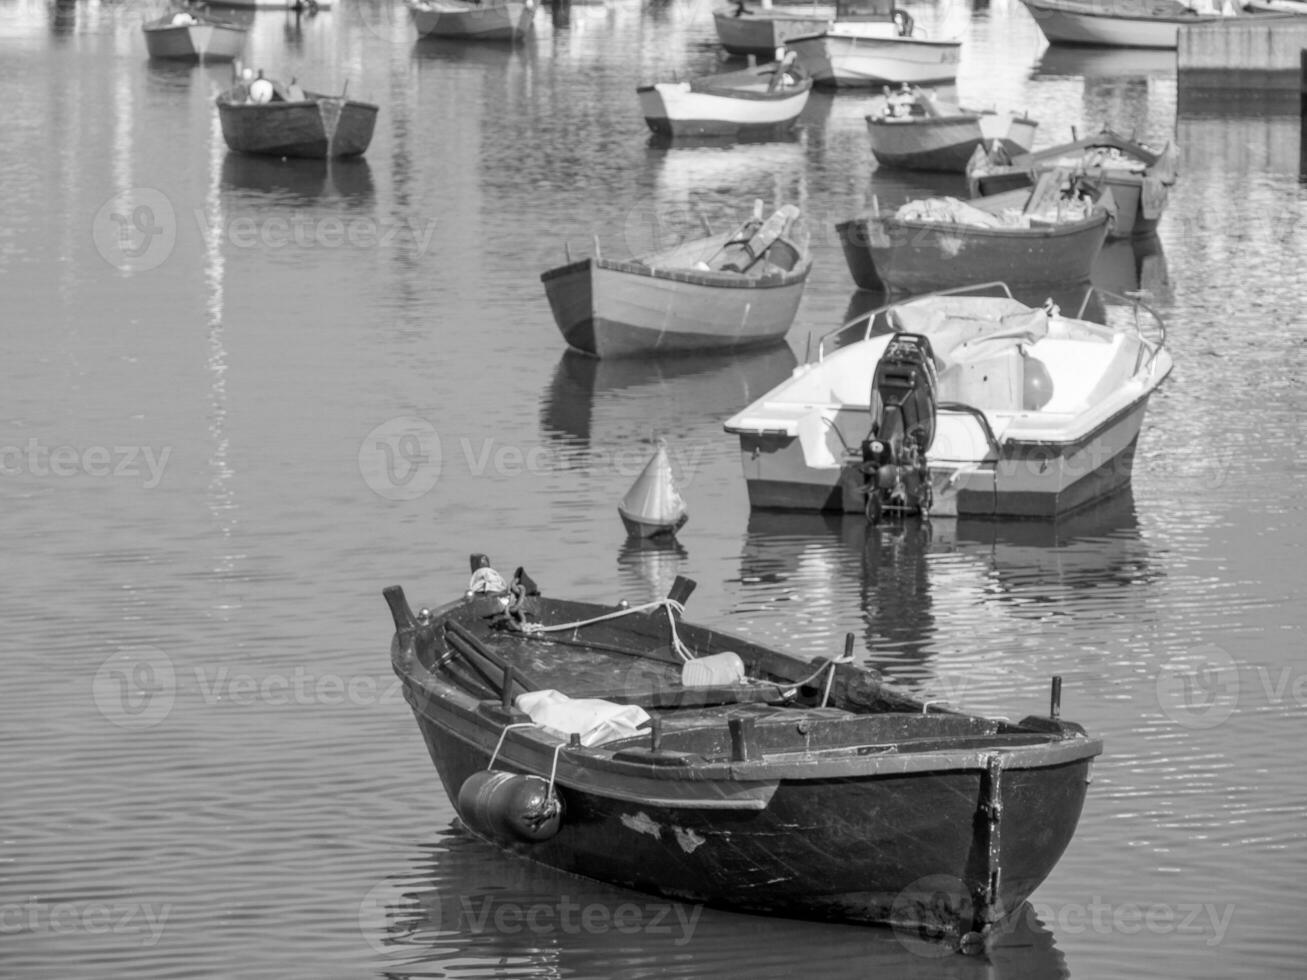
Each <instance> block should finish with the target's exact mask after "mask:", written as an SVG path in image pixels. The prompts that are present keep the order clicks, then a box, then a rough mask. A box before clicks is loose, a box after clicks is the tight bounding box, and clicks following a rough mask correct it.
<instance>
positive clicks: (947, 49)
mask: <svg viewBox="0 0 1307 980" xmlns="http://www.w3.org/2000/svg"><path fill="white" fill-rule="evenodd" d="M785 47H786V49H787V50H789V51H793V52H795V54H797V55H798V64H799V67H800V68H802V69H803V70H804V71H805V72H807V73H808V74H809V75H810V76H812V80H813V82H814V83H815V84H816V85H820V86H823V87H836V88H843V87H866V86H869V85H878V86H879V85H897V84H900V83H907V84H911V85H917V84H921V83H923V82H951V81H953V80H954V79H955V78H957V74H958V62H959V60H960V57H961V50H962V42H961V41H960V40H950V41H942V40H931V39H929V38H927V37H925V36H924V35H923V34H922V33H921V32H920V31H918V30H917V28H916V25H915V24H914V22H913V20H912V16H911V15H910V14H908V12H907V11H905V10H903V9H902V8H900V7H897V6H896V5H895V3H894V0H839V3H838V5H837V10H836V14H835V20H834V21H832V22H831V23H830V24H829V25H828V26H827V27H825V28H823V29H822V30H820V31H814V32H813V33H811V34H797V35H794V36H792V37H789V38H787V39H786V41H785Z"/></svg>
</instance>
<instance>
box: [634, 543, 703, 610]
mask: <svg viewBox="0 0 1307 980" xmlns="http://www.w3.org/2000/svg"><path fill="white" fill-rule="evenodd" d="M689 557H690V553H689V552H688V551H686V550H685V546H684V545H683V544H681V542H680V541H678V540H677V539H676V538H674V537H668V536H665V537H658V538H639V537H634V536H628V537H627V539H626V541H624V542H623V543H622V547H621V550H620V551H619V552H618V553H617V582H618V590H619V592H620V597H621V598H623V599H626V600H627V601H629V602H630V603H631V604H632V605H637V604H639V603H642V602H652V601H653V600H655V599H661V598H662V597H663V596H665V595H667V593H668V592H669V591H671V588H672V583H673V582H675V581H676V576H677V575H680V574H682V573H683V572H684V571H685V562H686V559H688V558H689Z"/></svg>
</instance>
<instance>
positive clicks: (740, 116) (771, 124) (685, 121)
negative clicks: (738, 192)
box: [636, 54, 812, 137]
mask: <svg viewBox="0 0 1307 980" xmlns="http://www.w3.org/2000/svg"><path fill="white" fill-rule="evenodd" d="M793 61H794V57H793V55H792V54H790V55H787V56H786V59H785V60H784V61H780V62H772V63H770V64H766V65H759V66H756V67H752V68H745V69H743V70H741V71H732V72H726V73H724V74H720V75H708V76H706V77H704V78H696V79H693V80H692V81H688V82H659V83H657V84H654V85H642V86H640V87H639V88H637V89H636V93H637V94H638V95H639V97H640V110H641V112H643V113H644V121H645V122H646V123H647V124H648V125H649V128H650V129H651V130H653V131H654V132H655V133H658V134H660V135H663V136H745V137H750V136H764V135H780V134H781V133H784V132H785V131H786V130H788V129H789V128H790V127H792V126H793V125H794V121H795V120H796V119H798V118H799V113H801V112H802V111H803V107H804V106H805V105H807V104H808V95H809V93H810V92H811V91H812V79H810V78H806V77H804V75H803V73H802V72H801V71H799V70H798V69H797V68H795V67H794V65H793Z"/></svg>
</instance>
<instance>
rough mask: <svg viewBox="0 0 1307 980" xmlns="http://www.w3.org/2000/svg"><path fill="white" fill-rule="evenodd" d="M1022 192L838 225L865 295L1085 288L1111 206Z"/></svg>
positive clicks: (909, 208)
mask: <svg viewBox="0 0 1307 980" xmlns="http://www.w3.org/2000/svg"><path fill="white" fill-rule="evenodd" d="M1046 178H1047V181H1046V183H1051V184H1053V188H1052V193H1051V194H1048V193H1047V192H1044V191H1043V190H1042V189H1037V190H1035V191H1026V190H1017V191H1008V192H1007V193H1005V194H999V195H995V196H994V197H988V198H985V197H982V198H976V199H975V200H974V201H972V202H970V203H967V202H964V201H959V200H957V199H955V198H926V199H922V200H916V201H909V202H908V203H907V204H905V205H903V206H902V207H900V208H898V209H897V210H895V211H894V212H892V213H889V212H886V213H881V212H880V211H879V210H874V211H873V212H872V213H871V214H867V215H862V216H859V217H857V218H853V219H850V220H848V221H843V222H840V223H839V224H837V225H836V226H835V229H836V231H837V232H838V234H839V236H840V243H841V245H843V247H844V258H845V260H846V261H847V262H848V265H849V271H850V272H851V273H852V274H853V281H854V282H856V283H857V284H858V287H859V288H860V289H874V290H889V291H893V290H902V291H906V292H910V293H924V292H929V291H931V290H937V289H949V288H952V287H954V286H965V285H972V284H978V283H985V282H994V281H996V280H998V281H1003V282H1007V283H1008V284H1009V285H1021V284H1027V283H1051V284H1056V285H1058V286H1064V285H1066V284H1069V283H1081V282H1088V281H1089V279H1090V275H1091V273H1092V272H1093V268H1094V260H1095V259H1096V258H1097V257H1098V253H1099V252H1100V251H1101V250H1102V247H1103V242H1104V241H1106V239H1107V233H1108V230H1109V228H1110V227H1111V223H1112V214H1111V203H1110V202H1106V203H1102V204H1100V203H1095V202H1093V201H1091V200H1088V199H1080V198H1076V197H1075V195H1074V190H1070V191H1069V192H1068V194H1066V195H1064V194H1062V193H1060V187H1058V186H1057V185H1059V184H1060V183H1061V181H1062V176H1061V174H1060V173H1058V172H1056V171H1054V172H1051V173H1049V174H1047V175H1046Z"/></svg>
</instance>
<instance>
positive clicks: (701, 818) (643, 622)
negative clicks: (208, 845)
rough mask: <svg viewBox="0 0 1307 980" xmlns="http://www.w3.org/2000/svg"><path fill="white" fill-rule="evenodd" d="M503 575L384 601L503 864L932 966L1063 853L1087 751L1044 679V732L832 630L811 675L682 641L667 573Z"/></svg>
mask: <svg viewBox="0 0 1307 980" xmlns="http://www.w3.org/2000/svg"><path fill="white" fill-rule="evenodd" d="M518 572H519V574H517V575H515V576H514V583H515V584H514V585H513V586H511V587H509V588H507V589H506V590H503V591H498V592H491V591H484V592H479V591H476V590H473V589H469V590H468V591H467V592H466V593H463V594H462V595H461V596H459V597H458V598H455V599H454V600H453V601H451V602H447V603H445V604H443V605H440V606H439V607H437V608H435V609H428V608H426V607H423V608H422V609H421V610H420V611H418V612H417V613H416V614H415V613H414V611H413V609H412V608H411V607H410V605H409V602H408V599H407V597H406V596H405V594H404V590H403V589H402V588H400V587H399V586H391V587H389V588H387V589H385V590H384V596H385V599H386V602H387V604H388V605H389V608H390V612H391V617H392V619H393V620H394V624H395V632H394V636H393V639H392V641H391V642H390V644H389V649H390V657H391V665H392V667H393V669H394V671H395V673H396V675H397V676H398V677H399V679H400V681H401V683H402V685H403V687H404V696H405V700H406V701H407V702H408V704H409V705H410V706H411V707H412V710H413V713H414V716H415V718H416V721H417V725H418V729H419V731H420V732H421V735H422V738H423V740H424V742H425V747H426V749H427V752H428V754H429V756H430V758H431V760H432V761H433V763H434V765H435V768H436V772H437V773H438V775H439V778H440V782H441V784H442V785H443V787H444V790H445V793H446V795H447V796H448V798H449V800H450V801H451V803H453V805H454V807H455V809H456V810H457V813H458V816H459V818H460V820H461V821H462V823H463V825H464V826H465V827H466V828H467V830H468V831H469V832H470V833H471V834H473V835H475V836H477V837H479V838H481V839H483V840H485V841H488V842H490V843H493V844H494V845H496V846H497V847H499V848H501V849H502V850H503V851H504V852H506V853H508V854H512V855H516V856H518V857H523V858H526V859H528V860H530V861H533V862H536V863H538V864H541V865H544V866H546V867H549V868H557V869H560V870H563V871H566V872H569V873H571V874H574V875H580V876H582V877H585V878H591V879H594V880H597V881H602V882H607V883H609V884H612V885H617V886H620V887H624V888H633V889H636V890H639V891H643V892H646V893H649V894H654V895H660V896H665V897H667V898H671V899H676V900H678V901H684V902H696V903H703V904H706V905H710V906H714V907H720V908H725V909H732V910H735V911H740V912H752V913H756V914H761V915H772V916H787V917H793V918H804V919H818V920H825V921H834V922H846V923H855V924H885V925H892V926H894V927H895V928H897V929H901V930H903V932H902V934H901V935H903V936H904V937H905V938H906V937H908V936H911V937H912V939H913V940H914V941H919V942H921V943H923V944H924V943H925V941H926V939H925V937H926V935H929V936H930V937H931V940H930V941H932V942H935V943H937V944H938V947H939V951H938V952H937V953H933V954H929V955H941V954H945V953H947V951H948V950H949V949H958V948H966V949H970V950H978V949H979V948H981V947H983V945H984V943H985V941H986V938H987V936H988V935H989V934H990V933H991V932H993V931H995V930H997V929H1000V928H1001V927H1002V926H1001V923H1002V922H1003V921H1004V919H1005V918H1007V917H1008V916H1011V915H1012V914H1013V913H1014V912H1016V911H1017V910H1019V909H1020V908H1021V907H1022V902H1023V901H1024V900H1025V899H1026V898H1027V897H1028V896H1029V895H1030V894H1031V892H1033V891H1034V890H1035V889H1036V888H1038V887H1039V885H1040V883H1041V882H1042V881H1043V880H1044V879H1045V878H1046V877H1047V876H1048V874H1049V872H1050V871H1052V869H1053V867H1054V866H1055V865H1056V863H1057V861H1058V859H1059V858H1060V857H1061V855H1062V853H1063V852H1064V851H1065V850H1066V847H1067V845H1068V844H1069V843H1070V841H1071V838H1072V837H1073V835H1074V833H1075V830H1076V825H1077V823H1078V822H1079V819H1080V814H1081V810H1082V808H1083V806H1084V800H1085V795H1086V792H1087V789H1088V784H1089V781H1090V770H1091V766H1092V763H1093V760H1094V758H1095V757H1096V756H1098V755H1099V754H1100V753H1101V752H1102V747H1103V746H1102V742H1101V740H1099V739H1098V738H1095V737H1093V736H1090V735H1088V734H1086V732H1085V730H1084V729H1083V728H1082V727H1081V726H1079V725H1077V724H1074V723H1072V722H1068V721H1064V720H1062V719H1061V717H1060V701H1061V679H1060V678H1057V677H1054V678H1053V685H1052V696H1051V698H1050V703H1049V709H1048V713H1047V714H1039V715H1029V716H1026V717H1024V718H1022V719H1021V720H1020V721H1016V722H1013V721H1010V720H1007V719H1002V718H989V717H985V716H982V715H976V714H968V713H964V712H961V711H957V710H954V709H952V708H950V707H948V706H946V705H944V704H941V703H939V702H936V701H923V700H918V699H917V698H915V697H913V696H912V695H910V694H908V693H907V692H905V691H902V690H899V689H897V688H895V687H894V686H892V685H890V684H888V683H886V682H885V681H884V680H883V679H882V678H881V677H880V675H879V674H878V673H877V672H876V671H875V670H872V669H870V668H868V667H865V666H862V665H860V664H858V663H857V662H855V657H854V653H853V646H854V638H853V635H852V634H849V635H848V636H846V638H845V643H844V649H843V653H842V654H841V653H840V652H838V651H832V652H831V655H830V656H826V657H819V658H817V659H815V660H812V661H811V662H809V661H808V660H806V659H802V658H800V657H799V656H796V655H793V654H790V653H787V652H784V651H781V650H777V649H774V648H769V647H764V646H761V645H759V644H757V643H754V642H751V641H750V640H747V639H744V638H743V637H738V636H732V635H729V634H726V633H722V632H719V631H717V630H715V629H712V628H709V627H706V626H699V625H695V624H693V623H688V622H685V621H684V620H683V619H682V615H683V610H684V604H685V602H686V601H687V599H688V598H689V596H690V594H691V593H692V592H693V590H694V587H695V584H694V582H693V581H691V580H689V579H686V578H684V577H682V576H679V575H678V576H676V578H675V580H674V581H673V582H672V584H671V587H670V589H669V590H668V592H667V594H666V597H665V598H659V599H657V600H655V601H653V602H647V603H642V604H638V605H631V604H628V603H627V602H621V603H620V604H616V605H609V604H599V603H592V602H583V601H573V600H567V599H556V598H553V597H552V596H545V595H542V594H541V592H542V590H541V589H539V588H538V587H536V586H535V583H534V582H533V581H531V579H530V578H529V577H528V576H526V575H525V572H523V571H522V570H521V569H519V570H518ZM519 582H520V583H523V584H521V585H519V584H517V583H519ZM526 583H529V585H527V584H526ZM918 936H921V939H920V940H918ZM921 948H924V945H923V946H922V947H921Z"/></svg>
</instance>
